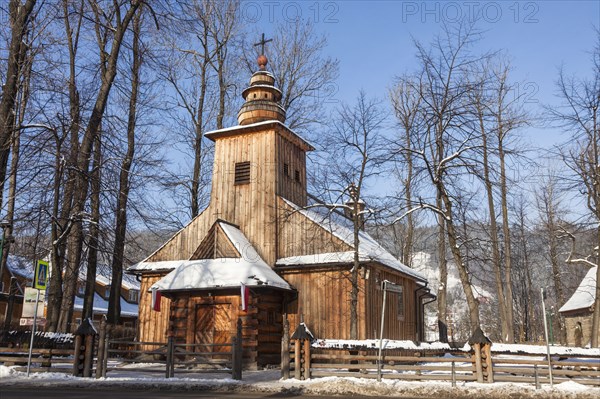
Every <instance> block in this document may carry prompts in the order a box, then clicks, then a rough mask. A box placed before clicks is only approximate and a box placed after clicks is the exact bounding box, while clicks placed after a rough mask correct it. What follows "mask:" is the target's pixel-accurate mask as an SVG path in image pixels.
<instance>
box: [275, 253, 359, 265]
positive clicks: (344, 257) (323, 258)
mask: <svg viewBox="0 0 600 399" xmlns="http://www.w3.org/2000/svg"><path fill="white" fill-rule="evenodd" d="M362 255H363V254H359V259H360V260H361V261H368V260H370V259H368V258H366V257H364V256H362ZM353 260H354V251H346V252H326V253H323V254H312V255H302V256H290V257H289V258H280V259H277V262H276V265H277V266H297V265H326V264H335V263H348V262H352V261H353Z"/></svg>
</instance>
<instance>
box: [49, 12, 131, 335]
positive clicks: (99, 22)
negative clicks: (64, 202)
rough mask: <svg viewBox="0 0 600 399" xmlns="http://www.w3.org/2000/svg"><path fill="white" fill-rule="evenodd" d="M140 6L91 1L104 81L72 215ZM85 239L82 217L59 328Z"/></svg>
mask: <svg viewBox="0 0 600 399" xmlns="http://www.w3.org/2000/svg"><path fill="white" fill-rule="evenodd" d="M140 5H141V1H138V0H133V1H131V2H130V4H128V7H127V6H126V5H118V4H117V5H116V6H115V7H111V8H108V7H107V8H106V9H103V8H102V5H101V4H100V3H99V2H96V1H94V2H92V4H91V8H92V11H93V15H94V21H95V30H96V35H97V37H98V46H99V50H100V75H101V84H100V87H99V89H98V91H97V95H96V99H95V102H94V106H93V109H92V112H91V115H90V119H89V122H88V124H87V127H86V129H85V132H84V134H83V138H82V140H81V145H80V147H79V153H78V157H77V169H78V175H77V178H76V180H75V191H74V198H73V208H72V214H73V215H75V216H78V215H80V216H79V217H81V215H83V213H84V211H85V204H86V199H87V193H88V188H89V177H88V170H89V163H90V158H91V157H90V155H91V151H92V146H93V143H94V141H95V140H96V137H97V135H98V134H99V131H100V126H101V123H102V118H103V115H104V111H105V109H106V105H107V103H108V97H109V94H110V91H111V88H112V85H113V82H114V79H115V77H116V75H117V65H118V59H119V54H120V51H121V44H122V43H123V38H124V36H125V33H126V32H127V29H128V27H129V23H130V22H131V20H132V19H133V16H134V14H135V12H136V11H137V9H138V8H139V7H140ZM109 32H110V35H109ZM109 42H110V48H106V47H105V46H104V45H103V43H106V44H107V45H108V43H109ZM82 240H83V226H82V222H81V220H77V221H76V222H75V223H74V224H73V227H72V228H71V231H70V235H69V241H68V253H67V267H66V269H65V274H64V280H63V294H64V295H63V300H62V303H61V310H60V318H59V322H58V330H59V331H67V330H68V329H69V325H70V323H71V319H72V315H73V300H74V294H75V288H76V284H77V276H78V271H79V264H80V261H81V248H82V242H83V241H82Z"/></svg>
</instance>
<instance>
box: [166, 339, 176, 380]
mask: <svg viewBox="0 0 600 399" xmlns="http://www.w3.org/2000/svg"><path fill="white" fill-rule="evenodd" d="M173 342H174V338H173V333H172V332H170V331H169V336H168V338H167V355H166V363H167V365H166V366H167V367H166V370H165V378H171V377H173V374H174V373H175V370H174V369H172V363H173Z"/></svg>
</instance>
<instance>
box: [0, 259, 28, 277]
mask: <svg viewBox="0 0 600 399" xmlns="http://www.w3.org/2000/svg"><path fill="white" fill-rule="evenodd" d="M6 268H7V269H8V271H9V272H10V274H12V275H13V276H19V277H23V278H25V279H28V280H33V262H32V261H31V260H30V259H27V258H24V257H22V256H16V255H8V259H7V261H6Z"/></svg>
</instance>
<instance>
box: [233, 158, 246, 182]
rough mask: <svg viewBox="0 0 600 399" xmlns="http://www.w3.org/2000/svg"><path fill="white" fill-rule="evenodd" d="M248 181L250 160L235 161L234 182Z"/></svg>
mask: <svg viewBox="0 0 600 399" xmlns="http://www.w3.org/2000/svg"><path fill="white" fill-rule="evenodd" d="M248 183H250V162H248V161H246V162H236V164H235V181H234V184H236V185H237V184H248Z"/></svg>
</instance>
